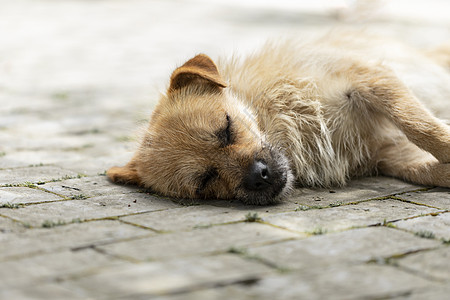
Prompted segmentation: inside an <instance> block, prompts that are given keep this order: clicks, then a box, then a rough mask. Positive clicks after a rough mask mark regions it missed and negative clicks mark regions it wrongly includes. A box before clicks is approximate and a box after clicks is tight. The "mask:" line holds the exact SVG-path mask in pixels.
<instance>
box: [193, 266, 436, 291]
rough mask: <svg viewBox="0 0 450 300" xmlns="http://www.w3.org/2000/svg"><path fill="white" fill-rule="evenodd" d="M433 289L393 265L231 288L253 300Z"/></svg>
mask: <svg viewBox="0 0 450 300" xmlns="http://www.w3.org/2000/svg"><path fill="white" fill-rule="evenodd" d="M430 286H433V284H432V283H430V282H429V281H427V280H425V279H422V278H420V277H417V276H414V275H411V274H409V273H406V272H402V271H399V270H397V269H395V268H392V267H390V266H376V265H356V266H333V267H328V268H319V269H314V268H313V269H311V268H305V269H303V270H301V271H298V272H296V273H294V274H289V275H285V276H283V275H276V276H268V277H265V278H263V279H262V280H260V281H258V282H257V283H256V284H254V285H252V286H249V287H247V286H246V287H244V286H240V287H234V286H230V287H229V288H228V289H229V290H232V291H233V290H234V289H237V291H235V292H234V294H238V292H241V293H243V294H244V295H248V296H252V297H253V298H254V299H283V300H288V299H311V300H315V299H317V300H322V299H330V300H331V299H333V300H334V299H342V300H343V299H346V300H350V299H391V298H395V297H396V296H401V295H405V294H410V293H413V292H414V291H416V290H420V289H424V288H426V287H430ZM226 292H227V289H225V292H224V294H225V295H226ZM187 299H189V298H187Z"/></svg>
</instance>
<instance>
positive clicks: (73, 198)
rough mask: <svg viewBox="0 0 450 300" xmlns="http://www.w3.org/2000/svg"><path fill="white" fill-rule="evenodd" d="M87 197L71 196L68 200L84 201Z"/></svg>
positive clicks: (81, 195)
mask: <svg viewBox="0 0 450 300" xmlns="http://www.w3.org/2000/svg"><path fill="white" fill-rule="evenodd" d="M87 198H88V197H87V196H86V195H83V194H79V195H73V196H71V197H70V199H72V200H84V199H87Z"/></svg>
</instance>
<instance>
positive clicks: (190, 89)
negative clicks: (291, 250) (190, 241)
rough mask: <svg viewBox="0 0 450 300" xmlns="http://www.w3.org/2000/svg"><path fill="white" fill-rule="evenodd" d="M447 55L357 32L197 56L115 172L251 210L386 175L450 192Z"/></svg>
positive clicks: (166, 190) (162, 189) (170, 191)
mask: <svg viewBox="0 0 450 300" xmlns="http://www.w3.org/2000/svg"><path fill="white" fill-rule="evenodd" d="M445 49H446V48H440V49H439V50H436V51H438V52H436V51H430V52H428V54H427V55H429V56H431V58H429V56H428V57H427V56H426V54H422V53H419V52H416V51H414V50H411V49H408V48H406V47H404V46H402V45H399V44H396V43H387V42H386V41H384V40H380V39H378V38H376V37H368V36H362V35H357V34H348V33H346V34H339V35H337V34H330V35H328V36H326V37H324V38H321V39H319V40H316V41H311V42H307V43H300V42H298V41H293V40H289V41H284V42H278V43H269V44H267V45H266V46H265V47H264V48H263V49H262V50H261V51H260V52H257V53H255V54H253V55H251V56H249V57H246V58H244V59H238V58H236V57H235V58H233V59H230V60H220V61H219V63H218V66H216V65H215V63H214V62H213V61H212V60H211V59H210V58H208V57H207V56H205V55H199V56H196V57H195V58H193V59H191V60H189V61H188V62H187V63H186V64H184V65H183V66H181V67H180V68H177V69H176V70H175V71H174V73H173V74H172V77H171V81H170V87H169V89H168V92H167V94H166V95H163V96H162V97H161V99H160V102H159V104H158V106H157V108H156V109H155V111H154V113H153V115H152V118H151V121H150V125H149V127H148V131H147V133H146V135H145V137H144V139H143V141H142V143H141V146H140V148H139V149H138V150H137V152H136V154H135V155H134V157H133V158H132V160H131V161H130V163H129V164H127V165H126V166H125V167H113V168H111V169H110V170H109V171H108V176H109V178H111V180H113V181H114V182H122V183H135V184H139V185H142V186H145V187H148V188H151V189H153V190H155V191H156V192H159V193H161V194H164V195H168V196H173V197H183V198H199V197H200V198H203V197H204V198H210V197H214V198H239V199H242V200H243V201H244V202H247V203H251V204H267V203H272V202H276V201H279V200H280V199H282V198H283V197H285V196H286V195H287V194H288V192H289V190H290V189H291V188H292V186H293V178H295V181H296V182H298V183H299V184H301V185H304V186H332V185H344V184H345V183H346V182H347V181H348V180H349V179H350V178H352V177H355V176H362V175H371V174H375V173H380V174H384V175H388V176H394V177H398V178H401V179H404V180H406V181H411V182H415V183H419V184H426V185H438V186H443V187H450V128H449V126H448V125H446V124H445V123H444V122H443V121H441V120H439V119H437V118H436V117H435V116H433V115H432V114H431V113H430V112H429V111H428V110H427V109H426V108H425V107H424V105H423V104H422V103H426V102H428V101H432V100H437V102H441V103H448V101H449V98H448V97H450V88H449V87H448V86H449V85H450V74H449V72H448V71H447V70H445V66H444V65H445V64H447V63H448V61H450V51H446V50H445ZM435 53H439V56H436V57H435V56H434V54H435ZM436 62H442V64H443V65H440V64H439V63H436ZM227 83H228V85H227ZM439 97H440V98H439ZM436 98H439V99H436ZM419 99H420V101H419ZM227 130H228V131H227ZM259 162H262V165H261V164H260V163H259ZM258 164H259V165H258ZM261 166H262V167H261ZM266 167H267V168H266ZM255 168H256V169H255ZM261 168H262V169H261ZM255 170H256V171H255ZM261 170H262V171H261ZM266 171H267V172H269V173H268V174H269V175H268V176H269V177H270V178H269V179H270V180H268V181H267V182H269V183H265V180H266V179H264V180H261V178H259V177H261V176H263V177H264V176H266V173H265V172H266ZM255 174H257V175H255ZM255 176H257V177H258V176H259V177H258V178H257V179H256V180H257V182H256V183H255V182H254V180H255ZM264 178H266V177H264ZM261 184H263V186H264V188H263V187H261V186H260V185H261Z"/></svg>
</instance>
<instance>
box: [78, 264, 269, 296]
mask: <svg viewBox="0 0 450 300" xmlns="http://www.w3.org/2000/svg"><path fill="white" fill-rule="evenodd" d="M193 266H195V267H193ZM270 271H271V270H270V269H269V268H268V267H265V266H264V265H261V264H258V263H256V262H253V261H246V260H243V259H241V258H239V257H237V256H232V255H218V256H209V257H193V258H180V259H175V260H169V261H165V262H148V263H141V264H137V265H130V266H128V267H120V268H111V269H110V270H108V271H107V272H101V273H98V274H95V275H92V276H86V277H81V278H80V279H78V280H76V281H73V282H69V283H70V284H73V285H76V286H78V287H79V288H80V289H82V290H85V292H86V293H87V294H90V295H94V297H100V296H103V297H105V298H106V299H110V298H111V297H125V298H128V299H130V298H132V299H139V297H142V298H144V299H147V298H148V297H151V296H157V295H160V294H164V293H174V292H180V291H184V290H189V289H192V288H198V287H213V286H215V285H220V284H224V283H230V282H231V283H232V282H239V281H248V280H254V279H258V278H259V277H260V276H261V275H263V274H267V273H269V272H270Z"/></svg>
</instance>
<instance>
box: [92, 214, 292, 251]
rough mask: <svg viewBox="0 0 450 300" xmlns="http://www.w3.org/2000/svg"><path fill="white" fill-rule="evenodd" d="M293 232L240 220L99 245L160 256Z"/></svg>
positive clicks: (229, 246) (238, 244)
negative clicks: (187, 230) (221, 224)
mask: <svg viewBox="0 0 450 300" xmlns="http://www.w3.org/2000/svg"><path fill="white" fill-rule="evenodd" d="M298 237H301V235H298V234H294V233H290V232H288V231H285V230H281V229H277V228H274V227H270V226H267V225H262V224H257V223H244V224H242V223H240V224H231V225H224V226H213V227H210V228H204V229H195V230H192V231H189V232H178V233H169V234H161V235H156V236H152V237H148V238H143V239H137V240H134V241H130V242H123V243H114V244H110V245H105V246H99V249H101V250H103V251H105V252H106V253H109V254H114V255H120V256H125V257H132V258H134V259H138V260H157V259H167V258H173V257H177V256H179V257H183V256H190V255H197V254H207V253H215V252H227V251H230V250H232V249H240V248H242V247H245V246H248V245H251V244H254V245H258V244H259V245H261V244H265V243H273V242H279V241H283V240H286V239H291V238H298Z"/></svg>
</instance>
